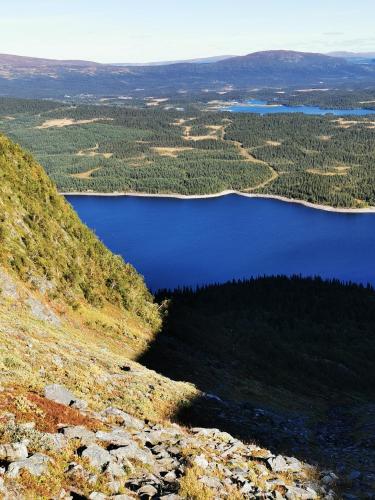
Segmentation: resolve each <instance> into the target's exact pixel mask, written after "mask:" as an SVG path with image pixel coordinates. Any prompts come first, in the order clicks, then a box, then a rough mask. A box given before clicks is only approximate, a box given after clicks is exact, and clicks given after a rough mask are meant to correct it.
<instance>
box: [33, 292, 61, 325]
mask: <svg viewBox="0 0 375 500" xmlns="http://www.w3.org/2000/svg"><path fill="white" fill-rule="evenodd" d="M26 304H27V305H28V306H29V308H30V311H31V314H32V315H33V316H35V318H37V319H39V320H41V321H48V322H49V323H52V324H53V325H55V326H59V325H60V324H61V321H60V320H59V318H58V317H57V316H56V314H55V313H54V312H52V311H51V310H50V309H49V308H48V307H46V306H45V305H44V304H42V303H41V302H40V301H39V300H37V299H36V298H35V297H29V298H28V299H27V300H26Z"/></svg>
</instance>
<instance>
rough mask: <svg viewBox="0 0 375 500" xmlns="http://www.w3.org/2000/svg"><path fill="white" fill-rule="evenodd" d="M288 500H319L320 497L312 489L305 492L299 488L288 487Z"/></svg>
mask: <svg viewBox="0 0 375 500" xmlns="http://www.w3.org/2000/svg"><path fill="white" fill-rule="evenodd" d="M286 498H287V499H288V500H314V499H315V498H318V495H317V494H316V493H315V491H313V490H311V489H309V490H305V489H303V488H299V487H298V486H288V491H287V494H286Z"/></svg>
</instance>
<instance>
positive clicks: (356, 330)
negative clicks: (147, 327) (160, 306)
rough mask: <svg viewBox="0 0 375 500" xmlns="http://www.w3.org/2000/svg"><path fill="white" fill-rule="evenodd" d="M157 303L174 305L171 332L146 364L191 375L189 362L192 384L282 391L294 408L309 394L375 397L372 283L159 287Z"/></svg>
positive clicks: (265, 281)
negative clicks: (174, 288) (363, 285)
mask: <svg viewBox="0 0 375 500" xmlns="http://www.w3.org/2000/svg"><path fill="white" fill-rule="evenodd" d="M157 300H158V301H159V302H160V303H163V301H164V303H165V304H167V314H166V320H165V325H164V331H163V333H162V334H160V335H159V337H158V338H157V340H156V341H155V344H154V345H153V346H151V347H150V349H149V352H148V353H146V354H145V356H144V359H143V361H144V362H145V363H146V364H147V365H148V366H150V367H151V368H153V369H157V370H162V371H163V372H164V373H165V374H166V375H167V376H170V377H172V378H174V379H179V378H183V377H186V374H187V370H186V366H189V367H190V369H189V381H192V382H195V383H200V384H201V386H202V388H203V389H204V390H206V391H208V392H211V393H214V394H217V395H218V396H220V397H222V398H226V399H231V400H232V399H239V400H249V401H259V402H262V401H263V400H264V399H267V400H268V401H269V402H271V401H273V402H274V404H276V405H282V402H283V400H284V398H285V399H286V400H287V401H288V405H289V408H290V409H291V408H292V407H293V406H295V405H296V406H298V405H302V406H303V405H304V401H305V398H306V400H307V399H309V400H310V402H311V401H314V400H315V401H316V404H317V405H319V404H320V403H324V402H325V403H328V402H332V401H333V400H338V401H348V400H353V399H356V398H358V400H361V399H365V400H366V399H367V398H371V397H372V396H373V387H374V383H375V379H374V373H373V370H372V360H373V357H374V355H375V344H374V335H373V324H374V321H375V307H374V306H375V293H374V290H373V289H372V288H370V287H367V288H366V287H362V286H358V285H353V284H348V285H343V284H341V283H339V282H338V281H323V280H322V279H320V278H315V279H313V278H310V279H306V278H300V277H298V276H295V277H292V278H286V277H267V278H257V279H251V280H247V281H237V282H235V281H233V282H229V283H226V284H223V285H208V286H205V287H202V288H198V289H197V290H193V289H190V288H185V289H181V290H176V291H174V292H169V291H160V292H159V294H158V296H157ZM203 360H204V361H203ZM219 374H220V375H219ZM290 394H293V395H294V396H293V398H290ZM292 401H293V402H292ZM325 403H324V404H325Z"/></svg>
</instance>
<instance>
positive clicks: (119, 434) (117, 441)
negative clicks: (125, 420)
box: [96, 429, 133, 446]
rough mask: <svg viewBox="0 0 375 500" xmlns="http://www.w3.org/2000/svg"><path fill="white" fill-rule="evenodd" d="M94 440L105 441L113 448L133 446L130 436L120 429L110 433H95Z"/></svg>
mask: <svg viewBox="0 0 375 500" xmlns="http://www.w3.org/2000/svg"><path fill="white" fill-rule="evenodd" d="M96 439H98V440H100V441H106V442H108V443H110V444H113V445H115V446H129V445H131V444H133V438H132V436H131V435H130V434H129V433H128V432H126V431H124V430H122V429H115V430H113V431H112V432H103V431H99V432H97V433H96Z"/></svg>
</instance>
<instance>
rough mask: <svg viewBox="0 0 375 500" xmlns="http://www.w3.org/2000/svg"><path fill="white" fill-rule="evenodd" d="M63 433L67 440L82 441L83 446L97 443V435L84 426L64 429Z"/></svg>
mask: <svg viewBox="0 0 375 500" xmlns="http://www.w3.org/2000/svg"><path fill="white" fill-rule="evenodd" d="M61 432H62V433H63V434H64V436H65V437H66V438H67V439H80V440H81V441H82V444H83V445H89V444H93V443H95V440H96V436H95V433H94V432H92V431H90V430H88V429H86V427H84V426H83V425H75V426H69V427H63V428H62V429H61Z"/></svg>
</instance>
